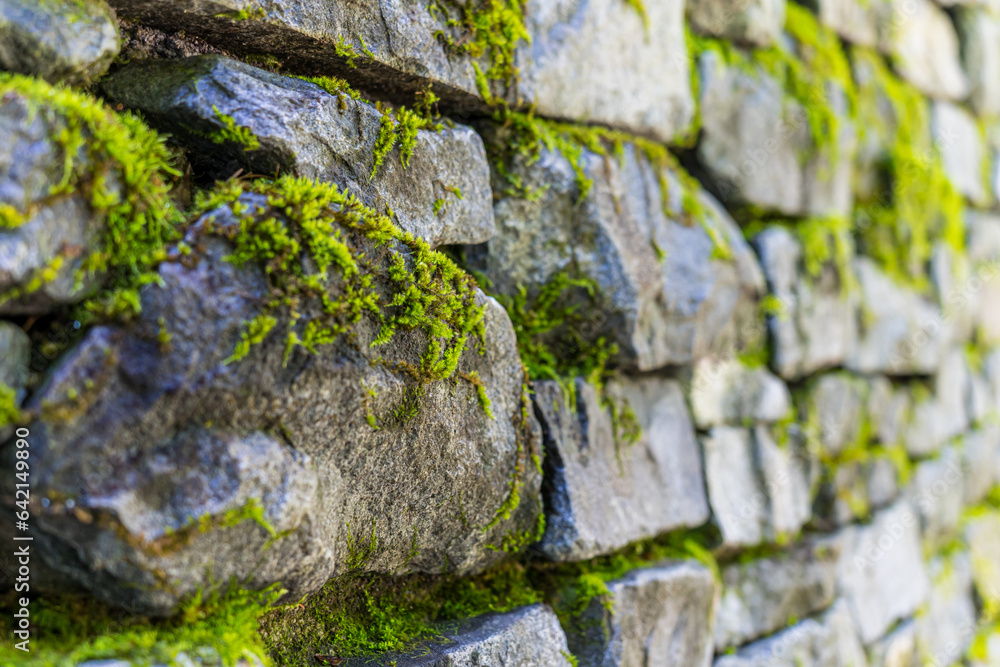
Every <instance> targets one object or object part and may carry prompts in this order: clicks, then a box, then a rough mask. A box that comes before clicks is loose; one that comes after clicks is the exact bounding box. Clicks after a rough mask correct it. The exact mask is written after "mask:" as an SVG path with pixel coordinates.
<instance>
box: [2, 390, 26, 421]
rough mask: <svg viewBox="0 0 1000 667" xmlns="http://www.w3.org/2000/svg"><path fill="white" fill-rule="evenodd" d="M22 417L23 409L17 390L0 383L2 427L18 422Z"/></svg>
mask: <svg viewBox="0 0 1000 667" xmlns="http://www.w3.org/2000/svg"><path fill="white" fill-rule="evenodd" d="M20 419H21V409H20V406H19V404H18V402H17V391H15V390H14V388H13V387H8V386H7V385H5V384H3V383H0V429H2V428H4V427H5V426H10V425H11V424H16V423H18V422H19V421H20Z"/></svg>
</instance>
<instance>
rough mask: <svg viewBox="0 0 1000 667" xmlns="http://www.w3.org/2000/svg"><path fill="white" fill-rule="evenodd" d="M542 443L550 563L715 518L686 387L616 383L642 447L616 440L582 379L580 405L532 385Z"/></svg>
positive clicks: (612, 390)
mask: <svg viewBox="0 0 1000 667" xmlns="http://www.w3.org/2000/svg"><path fill="white" fill-rule="evenodd" d="M534 388H535V411H536V414H537V416H538V419H539V421H540V422H541V424H542V430H543V433H544V436H545V437H544V441H545V455H546V456H545V468H546V475H545V484H544V486H543V495H544V498H545V507H546V530H545V537H544V539H543V540H542V543H541V545H539V548H540V549H541V551H542V552H543V553H544V554H545V555H546V557H548V558H550V559H553V560H583V559H586V558H591V557H593V556H597V555H599V554H603V553H608V552H611V551H615V550H617V549H620V548H622V547H624V546H625V545H627V544H629V543H631V542H635V541H638V540H641V539H644V538H648V537H653V536H654V535H658V534H660V533H663V532H666V531H668V530H672V529H675V528H680V527H684V526H688V527H693V526H697V525H700V524H702V523H704V522H705V520H706V519H708V501H707V500H706V497H705V487H704V485H703V482H702V468H701V459H700V455H699V452H698V444H697V441H696V440H695V434H694V428H693V427H692V425H691V418H690V417H689V416H688V412H687V406H686V405H685V403H684V395H683V393H682V392H681V389H680V386H679V385H678V384H677V383H676V382H674V381H670V380H661V379H658V378H643V379H622V380H621V381H618V382H615V383H613V384H611V385H609V387H608V389H607V393H608V395H609V397H610V398H611V400H613V401H621V400H623V399H624V400H626V401H627V402H628V405H630V406H631V407H632V409H633V410H634V411H635V413H636V418H637V419H638V421H639V423H640V425H641V426H642V436H641V438H640V440H639V441H638V442H637V443H635V444H631V445H630V444H628V443H627V442H624V441H621V440H620V439H619V440H617V441H616V434H615V431H614V427H613V423H612V419H611V414H610V410H609V409H608V408H607V407H606V406H605V405H602V403H601V398H600V396H599V395H598V394H597V392H596V391H595V390H594V387H593V386H592V385H590V384H587V383H586V382H585V381H584V380H582V379H577V380H576V396H577V398H576V405H575V406H567V405H566V396H565V394H564V392H563V391H562V389H561V388H560V387H559V385H558V384H557V383H556V382H554V381H544V382H535V384H534Z"/></svg>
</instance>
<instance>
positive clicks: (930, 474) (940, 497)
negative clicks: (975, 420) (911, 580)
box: [905, 447, 965, 545]
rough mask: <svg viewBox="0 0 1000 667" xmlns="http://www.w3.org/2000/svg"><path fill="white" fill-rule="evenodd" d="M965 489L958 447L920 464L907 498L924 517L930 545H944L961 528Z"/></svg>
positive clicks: (946, 449)
mask: <svg viewBox="0 0 1000 667" xmlns="http://www.w3.org/2000/svg"><path fill="white" fill-rule="evenodd" d="M964 486H965V485H964V474H963V470H962V461H961V459H960V455H959V453H958V451H957V450H956V448H954V447H945V448H944V449H943V450H941V454H940V456H938V457H937V458H936V459H930V460H927V461H922V462H921V463H919V464H918V465H917V467H916V469H915V470H914V474H913V481H912V482H911V483H910V485H909V486H908V487H907V489H906V494H905V495H906V497H907V498H908V500H909V503H910V505H911V506H912V507H915V508H916V509H917V512H919V514H920V524H921V528H922V532H923V537H924V540H925V541H926V542H927V543H928V544H931V545H934V544H942V543H943V542H945V541H947V540H948V538H949V537H951V536H952V534H953V533H954V532H955V531H956V529H957V528H958V522H959V520H960V519H961V516H962V507H963V505H962V500H963V498H964V491H965V489H964Z"/></svg>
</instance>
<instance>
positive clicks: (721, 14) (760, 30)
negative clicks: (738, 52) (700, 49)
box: [687, 0, 785, 46]
mask: <svg viewBox="0 0 1000 667" xmlns="http://www.w3.org/2000/svg"><path fill="white" fill-rule="evenodd" d="M687 15H688V20H689V21H690V22H691V27H692V28H693V29H694V31H695V32H698V33H701V34H704V35H711V36H713V37H721V38H724V39H729V40H732V41H734V42H739V43H744V44H750V45H753V46H771V45H772V44H774V43H775V42H776V41H778V38H779V37H781V30H782V28H784V26H785V2H784V0H736V1H735V2H734V1H731V0H692V1H691V2H688V3H687Z"/></svg>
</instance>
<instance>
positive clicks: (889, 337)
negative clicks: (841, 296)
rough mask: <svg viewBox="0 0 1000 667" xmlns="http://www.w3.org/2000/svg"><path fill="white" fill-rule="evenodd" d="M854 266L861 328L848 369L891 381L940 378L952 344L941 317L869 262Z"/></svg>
mask: <svg viewBox="0 0 1000 667" xmlns="http://www.w3.org/2000/svg"><path fill="white" fill-rule="evenodd" d="M854 266H855V269H856V271H857V275H858V282H859V285H860V298H861V326H860V331H859V337H858V344H857V347H856V348H855V352H854V354H853V355H851V356H850V357H849V358H848V359H847V362H846V366H847V368H849V369H850V370H852V371H855V372H858V373H865V374H871V373H884V374H886V375H913V374H930V373H933V372H935V371H936V370H937V368H938V365H939V364H940V363H941V360H942V359H943V357H944V354H945V352H946V346H947V342H948V328H947V326H946V325H945V323H944V321H943V318H942V316H941V313H940V311H939V310H938V309H937V308H935V307H934V306H933V305H932V304H931V303H929V302H928V301H927V300H925V299H924V298H922V297H921V296H919V295H918V294H917V293H916V292H913V291H910V290H908V289H906V288H904V287H901V286H900V285H898V284H896V283H895V282H893V280H892V278H890V277H889V276H887V275H886V274H885V273H883V272H882V270H881V269H879V268H878V266H876V264H875V263H874V262H873V261H872V260H870V259H868V258H867V257H858V258H857V259H856V260H855V262H854Z"/></svg>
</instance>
